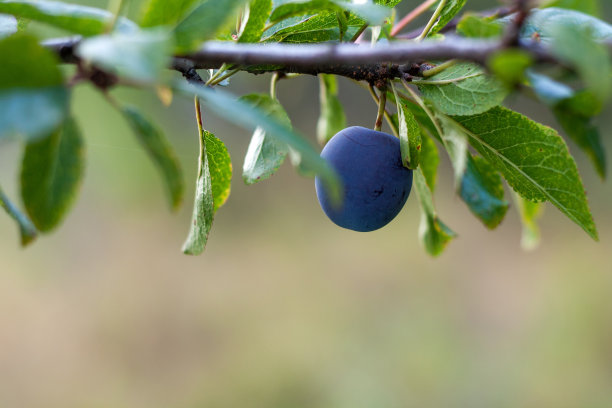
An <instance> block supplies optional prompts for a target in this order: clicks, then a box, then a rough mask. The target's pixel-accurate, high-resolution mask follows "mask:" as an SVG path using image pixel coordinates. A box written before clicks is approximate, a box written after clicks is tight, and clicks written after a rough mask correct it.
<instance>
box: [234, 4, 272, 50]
mask: <svg viewBox="0 0 612 408" xmlns="http://www.w3.org/2000/svg"><path fill="white" fill-rule="evenodd" d="M271 10H272V0H251V3H250V4H249V18H248V20H247V22H246V25H245V26H244V30H242V34H241V35H240V38H239V39H238V42H250V43H253V42H259V40H260V39H261V36H262V35H263V32H264V28H265V26H266V21H268V16H269V15H270V11H271Z"/></svg>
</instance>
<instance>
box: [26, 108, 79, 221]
mask: <svg viewBox="0 0 612 408" xmlns="http://www.w3.org/2000/svg"><path fill="white" fill-rule="evenodd" d="M84 153H85V152H84V147H83V140H82V137H81V131H80V129H79V127H78V125H77V123H76V122H75V121H74V119H72V118H68V119H66V121H65V122H64V123H63V125H62V127H61V128H60V129H59V130H58V131H57V132H55V133H53V134H52V135H51V136H49V137H47V138H45V139H42V140H40V141H36V142H30V143H28V144H27V146H26V149H25V154H24V157H23V161H22V166H21V198H22V199H23V203H24V205H25V208H26V210H27V212H28V214H29V216H30V218H31V219H32V222H33V223H34V225H36V227H37V228H38V230H39V231H41V232H49V231H51V230H52V229H53V228H55V227H56V226H57V225H58V224H59V223H60V222H61V221H62V220H63V218H64V217H65V216H66V214H67V213H68V210H69V209H70V207H71V206H72V204H73V203H74V200H75V199H76V193H77V190H78V188H79V185H80V184H81V179H82V177H83V168H84Z"/></svg>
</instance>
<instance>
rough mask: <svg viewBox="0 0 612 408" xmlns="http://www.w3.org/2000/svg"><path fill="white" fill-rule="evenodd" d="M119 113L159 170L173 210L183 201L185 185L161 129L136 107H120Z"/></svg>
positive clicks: (176, 160)
mask: <svg viewBox="0 0 612 408" xmlns="http://www.w3.org/2000/svg"><path fill="white" fill-rule="evenodd" d="M121 113H122V114H123V116H124V117H125V119H126V120H127V122H128V123H129V125H130V127H131V128H132V130H133V131H134V134H135V135H136V136H137V138H138V141H139V142H140V144H141V145H142V146H143V147H144V148H145V149H146V151H147V153H148V154H149V157H151V160H153V162H154V163H155V164H156V165H157V167H158V168H159V170H160V171H161V174H162V176H163V178H164V182H165V186H166V191H167V193H168V199H169V200H168V201H169V204H170V207H171V208H172V209H173V210H176V209H178V207H179V206H180V205H181V203H182V201H183V193H184V190H185V186H184V182H183V172H182V171H181V167H180V163H179V161H178V159H177V157H176V154H175V152H174V149H172V146H171V145H170V143H169V142H168V141H167V139H166V137H165V136H164V134H163V133H162V131H161V130H160V129H159V128H158V127H157V126H154V125H153V124H152V123H151V122H150V121H149V120H148V119H147V118H146V117H144V116H143V115H142V114H141V113H140V111H139V110H138V109H137V108H135V107H133V106H124V107H122V108H121Z"/></svg>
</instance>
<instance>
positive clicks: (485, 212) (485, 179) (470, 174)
mask: <svg viewBox="0 0 612 408" xmlns="http://www.w3.org/2000/svg"><path fill="white" fill-rule="evenodd" d="M460 195H461V199H462V200H463V201H464V202H465V203H466V204H467V205H468V207H469V209H470V211H472V213H473V214H474V215H476V216H477V217H478V218H479V219H480V220H481V221H482V222H483V223H484V225H486V226H487V228H490V229H494V228H495V227H497V226H498V225H499V223H500V222H502V220H503V219H504V216H505V215H506V211H508V202H507V201H506V200H504V185H503V184H502V178H501V176H500V174H499V172H497V171H496V170H495V169H494V168H493V167H492V166H491V165H490V164H489V163H488V162H487V161H486V160H485V159H483V158H482V157H478V156H472V155H471V154H468V162H467V167H466V171H465V174H464V175H463V179H462V180H461V194H460Z"/></svg>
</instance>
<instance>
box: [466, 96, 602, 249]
mask: <svg viewBox="0 0 612 408" xmlns="http://www.w3.org/2000/svg"><path fill="white" fill-rule="evenodd" d="M454 120H455V121H456V122H457V123H458V124H460V125H461V127H462V128H463V129H464V131H465V132H466V133H467V135H468V136H469V138H470V143H471V145H472V146H473V147H474V148H475V149H476V150H477V151H478V152H479V153H480V154H481V155H482V156H483V157H484V158H485V159H487V161H488V162H489V163H491V164H492V165H493V167H495V168H496V169H497V170H499V171H500V172H501V173H502V174H503V175H504V178H505V179H506V180H507V181H508V183H509V184H510V186H511V187H512V188H513V189H514V190H515V191H516V192H518V193H519V194H520V195H521V196H522V197H524V198H526V199H528V200H531V201H545V200H547V201H550V202H551V203H553V204H554V205H555V206H556V207H557V208H559V210H561V212H563V213H564V214H565V215H567V216H568V217H569V218H570V219H571V220H572V221H574V222H575V223H576V224H578V225H579V226H580V227H582V228H583V229H584V230H585V231H586V232H587V234H589V235H590V236H591V237H592V238H593V239H595V240H597V239H598V238H597V230H596V228H595V223H594V222H593V217H592V215H591V213H590V210H589V206H588V204H587V199H586V194H585V192H584V187H583V185H582V181H581V180H580V176H579V175H578V169H577V168H576V163H575V162H574V159H573V158H572V156H570V154H569V151H568V150H567V146H566V145H565V143H564V142H563V139H562V138H561V137H560V136H559V135H558V134H557V132H555V131H554V130H553V129H551V128H548V127H546V126H544V125H541V124H539V123H536V122H533V121H532V120H530V119H528V118H527V117H525V116H523V115H521V114H519V113H516V112H513V111H511V110H509V109H505V108H502V107H496V108H493V109H491V110H490V111H487V112H485V113H483V114H480V115H474V116H469V117H463V116H456V117H454Z"/></svg>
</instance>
